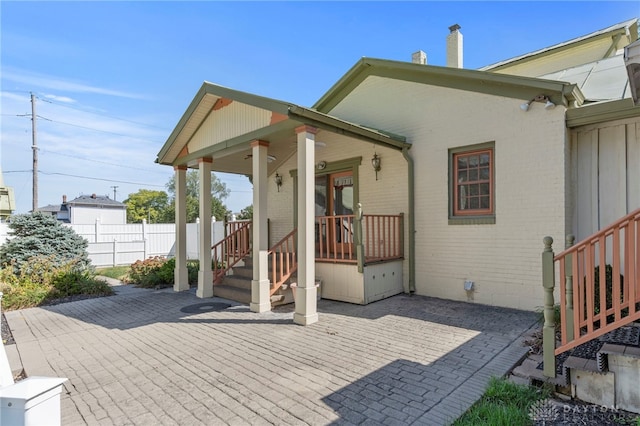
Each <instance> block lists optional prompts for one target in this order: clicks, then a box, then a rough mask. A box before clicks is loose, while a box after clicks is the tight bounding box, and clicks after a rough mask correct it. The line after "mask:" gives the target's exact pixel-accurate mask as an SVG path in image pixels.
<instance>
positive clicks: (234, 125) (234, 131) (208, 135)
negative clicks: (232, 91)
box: [187, 102, 271, 152]
mask: <svg viewBox="0 0 640 426" xmlns="http://www.w3.org/2000/svg"><path fill="white" fill-rule="evenodd" d="M270 121H271V111H267V110H264V109H261V108H256V107H253V106H250V105H247V104H243V103H240V102H232V103H230V104H229V105H227V106H225V107H223V108H221V109H219V110H216V111H212V112H211V113H210V114H209V116H208V117H207V119H206V120H205V122H204V123H203V124H202V126H200V128H199V129H198V130H197V131H196V133H195V134H194V135H193V138H191V140H190V141H189V144H188V145H187V147H188V149H189V152H195V151H198V150H200V149H203V148H207V147H210V146H213V145H215V144H217V143H219V142H221V141H225V140H227V139H231V138H233V137H235V136H238V135H243V134H245V133H248V132H250V131H253V130H256V129H260V128H262V127H265V126H268V125H269V123H270Z"/></svg>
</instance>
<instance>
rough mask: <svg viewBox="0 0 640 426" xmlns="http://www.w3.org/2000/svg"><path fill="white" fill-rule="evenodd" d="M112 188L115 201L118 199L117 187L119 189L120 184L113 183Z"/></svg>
mask: <svg viewBox="0 0 640 426" xmlns="http://www.w3.org/2000/svg"><path fill="white" fill-rule="evenodd" d="M111 188H113V201H118V200H116V189H118V185H113V186H112V187H111Z"/></svg>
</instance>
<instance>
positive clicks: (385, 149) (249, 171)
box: [157, 82, 413, 325]
mask: <svg viewBox="0 0 640 426" xmlns="http://www.w3.org/2000/svg"><path fill="white" fill-rule="evenodd" d="M409 147H410V145H409V144H408V143H407V142H406V141H405V139H404V138H403V137H401V136H397V135H391V134H387V133H384V132H381V131H378V130H372V129H369V128H364V127H361V126H358V125H355V124H352V123H347V122H345V121H342V120H339V119H336V118H334V117H331V116H329V115H326V114H322V113H319V112H317V111H315V110H312V109H308V108H303V107H300V106H297V105H293V104H290V103H285V102H281V101H277V100H273V99H268V98H263V97H260V96H256V95H252V94H248V93H243V92H238V91H234V90H231V89H227V88H224V87H220V86H217V85H213V84H211V83H206V82H205V83H204V84H203V85H202V87H201V88H200V90H199V91H198V93H197V94H196V96H195V98H194V99H193V101H192V102H191V104H190V105H189V107H188V109H187V110H186V112H185V113H184V115H183V117H182V118H181V120H180V121H179V123H178V125H177V126H176V128H175V129H174V131H173V132H172V134H171V135H170V137H169V139H168V140H167V142H166V143H165V145H164V146H163V148H162V149H161V151H160V153H159V154H158V159H157V162H159V163H161V164H166V165H170V166H172V167H173V168H174V170H175V182H176V189H175V193H176V268H175V284H174V290H175V291H184V290H187V289H188V288H189V285H188V281H187V267H186V262H187V258H186V232H185V230H186V221H185V216H186V214H185V213H186V205H185V189H186V188H185V186H186V185H185V176H186V170H187V168H197V169H198V170H199V176H200V179H199V182H200V197H199V203H200V227H201V229H200V232H199V235H200V236H201V237H200V241H199V242H198V244H199V247H200V250H199V252H200V259H199V264H200V270H199V273H198V288H197V292H196V294H197V296H198V297H201V298H206V297H212V296H213V295H214V282H219V281H220V280H221V279H222V278H223V277H224V276H225V275H227V274H228V273H229V272H228V271H229V270H230V268H233V267H234V266H235V265H238V264H239V262H243V263H244V260H245V259H247V258H250V259H251V262H250V268H251V273H250V275H251V277H250V293H251V302H250V309H251V310H252V311H254V312H264V311H268V310H270V309H271V300H272V299H271V298H272V296H273V294H274V289H275V291H277V290H278V288H279V287H281V286H282V285H283V284H285V283H286V281H287V280H291V278H292V277H293V276H295V292H294V294H295V298H294V302H295V314H294V322H296V323H298V324H303V325H306V324H312V323H314V322H316V321H317V320H318V317H317V309H316V304H317V288H316V278H317V277H319V276H320V278H321V279H322V282H323V289H322V292H323V296H324V297H328V298H334V299H337V300H344V301H352V302H355V303H368V302H369V301H373V300H378V299H379V298H383V297H388V296H390V295H392V294H397V293H399V292H402V291H410V290H411V284H412V277H411V270H412V267H410V265H408V264H412V262H411V256H409V261H408V262H407V261H406V260H405V247H409V248H410V247H411V246H412V242H411V241H407V240H408V239H409V240H411V237H412V235H413V232H412V231H411V229H412V220H413V215H412V211H411V206H410V204H411V203H410V200H411V196H410V193H409V191H408V190H407V189H406V188H411V187H412V185H411V183H412V182H410V180H411V179H412V164H411V161H410V157H409V155H408V152H407V151H408V149H409ZM319 149H322V150H325V151H324V152H323V157H322V158H323V159H322V160H320V161H318V160H317V158H316V150H319ZM370 151H373V157H374V158H375V157H377V158H378V161H380V160H382V161H384V162H385V163H386V164H387V167H392V168H393V169H395V171H394V174H393V175H390V177H389V179H388V182H386V183H384V182H379V183H377V184H372V183H371V182H369V180H371V181H372V182H373V179H370V177H369V175H371V177H372V176H373V173H374V172H375V179H376V181H377V178H378V172H379V171H380V163H378V167H377V169H376V167H375V163H374V164H369V158H367V157H368V156H369V155H371V153H370ZM364 154H366V155H367V157H365V158H366V160H363V157H364ZM325 158H326V160H325ZM363 163H364V164H363ZM212 171H216V172H227V173H237V174H244V175H247V176H251V179H252V183H253V221H252V222H250V223H245V224H244V225H243V226H239V227H238V229H236V230H234V232H233V233H230V235H229V237H230V239H229V237H228V239H225V241H226V242H224V243H223V245H221V246H218V245H216V246H213V247H212V244H211V240H210V237H209V236H210V235H211V232H210V229H209V227H210V226H211V225H210V224H211V208H210V206H211V188H210V175H211V172H212ZM363 174H367V178H366V180H365V179H363V176H362V175H363ZM400 186H401V187H402V188H403V190H402V194H403V195H402V196H400V197H399V198H398V196H397V195H396V198H398V200H400V202H399V203H393V200H394V195H393V194H392V192H393V191H395V192H396V193H398V191H399V189H398V187H400ZM394 188H395V189H394ZM385 194H391V195H389V197H388V200H391V201H392V202H391V203H385V202H384V198H385V196H386V195H385ZM405 221H407V222H408V227H407V228H408V229H405V227H406V225H405ZM407 237H408V238H407ZM240 243H241V244H240ZM409 252H410V253H411V252H412V250H411V249H409ZM208 265H211V268H209V267H208ZM294 274H295V275H294ZM405 275H408V276H409V278H408V279H407V280H405V279H404V278H403V277H404V276H405ZM383 277H384V279H383ZM376 280H377V281H376ZM384 281H388V282H387V283H386V286H385V285H382V287H388V286H389V283H391V282H392V281H393V286H394V289H395V290H393V291H395V292H393V291H388V290H383V291H380V290H379V289H378V290H374V291H373V293H371V291H369V292H368V293H369V294H368V295H367V291H368V290H370V289H372V288H374V287H376V285H374V284H377V283H383V282H384ZM344 283H349V284H353V283H356V285H355V287H354V286H352V287H354V288H351V287H349V289H348V290H345V285H344ZM370 283H372V284H370ZM356 287H357V288H358V289H357V290H354V289H355V288H356ZM340 289H342V290H340ZM340 291H342V293H345V294H346V296H345V294H343V295H342V296H341V295H340ZM354 291H355V293H358V292H360V295H359V296H358V295H356V296H354V297H353V300H347V299H348V298H349V297H351V296H349V294H352V293H354ZM345 297H346V298H345Z"/></svg>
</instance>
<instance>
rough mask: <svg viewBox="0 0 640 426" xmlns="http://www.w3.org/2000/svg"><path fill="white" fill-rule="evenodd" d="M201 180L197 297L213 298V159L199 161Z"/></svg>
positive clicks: (199, 176)
mask: <svg viewBox="0 0 640 426" xmlns="http://www.w3.org/2000/svg"><path fill="white" fill-rule="evenodd" d="M198 163H199V165H198V179H199V180H200V225H199V226H200V238H199V241H198V248H199V249H200V269H199V270H198V289H197V290H196V296H198V297H213V272H212V271H211V163H212V160H211V158H200V159H199V160H198Z"/></svg>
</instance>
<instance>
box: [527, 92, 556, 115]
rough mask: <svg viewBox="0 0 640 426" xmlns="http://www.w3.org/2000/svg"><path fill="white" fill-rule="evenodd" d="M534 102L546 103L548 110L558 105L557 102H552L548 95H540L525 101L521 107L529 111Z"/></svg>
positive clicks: (545, 107) (545, 106)
mask: <svg viewBox="0 0 640 426" xmlns="http://www.w3.org/2000/svg"><path fill="white" fill-rule="evenodd" d="M533 102H541V103H544V109H546V110H549V109H554V108H555V107H556V104H554V103H553V102H551V99H549V97H548V96H547V95H538V96H536V97H535V98H533V99H531V100H530V101H529V102H525V103H523V104H522V105H520V109H521V110H523V111H525V112H527V111H529V107H530V106H531V104H532V103H533Z"/></svg>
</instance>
